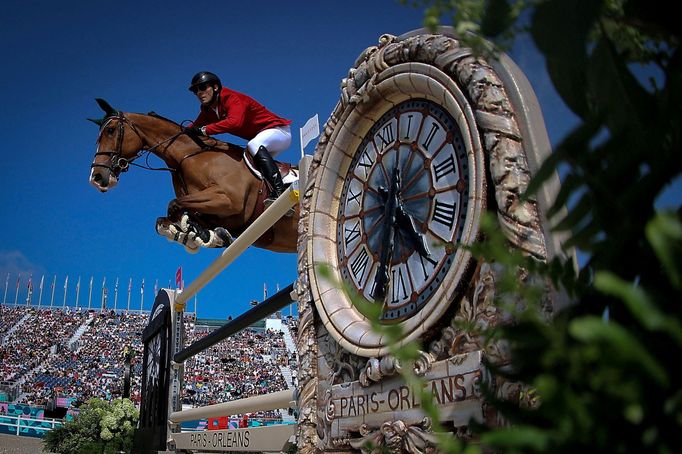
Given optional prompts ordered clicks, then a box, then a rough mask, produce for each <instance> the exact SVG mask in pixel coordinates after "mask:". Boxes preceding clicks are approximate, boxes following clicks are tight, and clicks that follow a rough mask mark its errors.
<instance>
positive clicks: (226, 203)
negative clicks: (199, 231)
mask: <svg viewBox="0 0 682 454" xmlns="http://www.w3.org/2000/svg"><path fill="white" fill-rule="evenodd" d="M174 202H175V204H177V205H178V206H179V207H180V208H181V209H184V210H186V211H196V212H199V213H202V214H212V215H217V216H221V217H227V216H232V215H234V214H238V213H241V212H242V211H243V210H244V207H243V206H237V204H236V202H235V200H234V198H233V197H231V196H230V194H228V193H227V192H226V191H225V189H224V188H223V187H221V186H209V187H208V188H206V189H204V190H202V191H198V192H193V193H191V194H188V195H183V196H181V197H178V198H177V199H175V200H174ZM171 203H173V202H171ZM242 205H243V204H242Z"/></svg>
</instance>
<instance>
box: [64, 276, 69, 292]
mask: <svg viewBox="0 0 682 454" xmlns="http://www.w3.org/2000/svg"><path fill="white" fill-rule="evenodd" d="M68 286H69V275H68V274H67V275H66V279H64V290H66V288H67V287H68Z"/></svg>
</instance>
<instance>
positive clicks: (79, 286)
mask: <svg viewBox="0 0 682 454" xmlns="http://www.w3.org/2000/svg"><path fill="white" fill-rule="evenodd" d="M80 293H81V277H80V276H78V282H76V309H78V297H79V296H80Z"/></svg>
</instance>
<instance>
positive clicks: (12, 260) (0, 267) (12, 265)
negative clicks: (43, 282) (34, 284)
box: [0, 250, 45, 284]
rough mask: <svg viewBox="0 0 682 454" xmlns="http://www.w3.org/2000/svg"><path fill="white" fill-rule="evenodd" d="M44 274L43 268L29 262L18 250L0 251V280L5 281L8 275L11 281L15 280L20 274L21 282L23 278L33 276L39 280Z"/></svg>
mask: <svg viewBox="0 0 682 454" xmlns="http://www.w3.org/2000/svg"><path fill="white" fill-rule="evenodd" d="M44 273H45V270H44V269H43V267H42V266H40V265H36V264H35V263H33V262H31V260H29V259H28V257H26V256H25V255H24V253H23V252H21V251H19V250H12V251H0V280H5V279H6V277H7V274H9V275H10V278H11V279H16V277H17V276H18V275H19V274H21V276H22V280H23V279H24V276H25V277H26V278H28V276H30V275H33V279H34V280H35V279H36V277H38V278H40V276H41V275H42V274H44ZM3 284H4V283H3Z"/></svg>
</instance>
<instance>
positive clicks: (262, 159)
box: [254, 145, 284, 199]
mask: <svg viewBox="0 0 682 454" xmlns="http://www.w3.org/2000/svg"><path fill="white" fill-rule="evenodd" d="M254 160H255V161H256V165H257V166H258V170H259V171H260V173H261V174H263V177H264V178H265V180H266V181H267V182H268V183H269V184H270V187H271V188H272V192H270V198H272V199H276V198H277V197H279V196H280V195H282V193H283V192H284V183H283V182H282V175H280V173H279V169H278V168H277V164H275V160H274V159H272V156H270V152H269V151H268V149H267V148H265V147H264V146H262V145H261V147H260V148H259V149H258V153H256V156H254Z"/></svg>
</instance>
